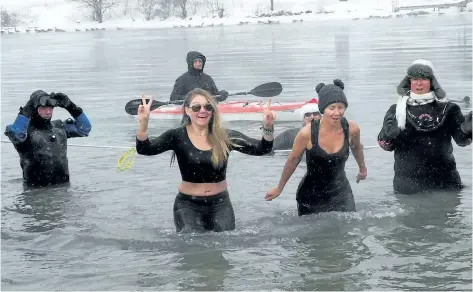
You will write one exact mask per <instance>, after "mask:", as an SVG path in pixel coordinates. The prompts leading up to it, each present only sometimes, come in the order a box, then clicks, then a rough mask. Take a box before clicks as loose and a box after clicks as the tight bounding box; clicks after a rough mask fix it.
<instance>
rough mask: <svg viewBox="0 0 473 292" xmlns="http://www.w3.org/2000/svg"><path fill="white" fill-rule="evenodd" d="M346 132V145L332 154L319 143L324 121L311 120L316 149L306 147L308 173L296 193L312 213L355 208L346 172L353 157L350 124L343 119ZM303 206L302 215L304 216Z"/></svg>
mask: <svg viewBox="0 0 473 292" xmlns="http://www.w3.org/2000/svg"><path fill="white" fill-rule="evenodd" d="M341 123H342V129H343V133H344V135H345V138H344V140H343V146H342V148H341V149H340V150H339V151H338V152H335V153H332V154H328V153H327V152H325V150H323V149H322V148H321V147H320V146H319V126H320V120H313V121H312V122H311V141H312V148H311V149H306V151H305V152H306V162H307V173H306V174H305V176H304V177H303V178H302V181H301V182H300V184H299V188H298V190H297V194H296V200H297V202H298V203H299V204H300V205H301V206H302V207H305V208H309V207H310V208H311V209H312V213H317V212H329V211H355V204H354V200H353V195H352V191H351V187H350V183H349V181H348V178H347V176H346V173H345V162H346V161H347V160H348V157H349V156H350V145H349V144H350V142H349V137H350V132H349V124H348V121H347V120H346V119H345V118H342V120H341ZM301 206H299V214H300V215H301Z"/></svg>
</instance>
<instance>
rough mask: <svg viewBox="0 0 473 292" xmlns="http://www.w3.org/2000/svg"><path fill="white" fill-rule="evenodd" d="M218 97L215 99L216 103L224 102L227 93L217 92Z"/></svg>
mask: <svg viewBox="0 0 473 292" xmlns="http://www.w3.org/2000/svg"><path fill="white" fill-rule="evenodd" d="M218 95H220V96H219V97H217V101H218V102H220V101H224V100H226V99H227V98H228V91H226V90H220V91H219V92H218Z"/></svg>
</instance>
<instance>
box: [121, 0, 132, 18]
mask: <svg viewBox="0 0 473 292" xmlns="http://www.w3.org/2000/svg"><path fill="white" fill-rule="evenodd" d="M130 11H131V7H130V1H129V0H124V1H123V10H122V13H123V15H127V14H128V13H130Z"/></svg>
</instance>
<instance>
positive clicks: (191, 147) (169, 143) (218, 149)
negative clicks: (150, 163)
mask: <svg viewBox="0 0 473 292" xmlns="http://www.w3.org/2000/svg"><path fill="white" fill-rule="evenodd" d="M152 102H153V100H152V99H150V101H149V102H148V103H147V104H146V101H145V100H143V104H144V105H140V106H139V108H138V133H137V135H136V150H137V152H138V153H139V154H141V155H157V154H160V153H163V152H165V151H169V150H171V151H173V152H174V154H173V158H174V157H177V162H178V164H179V170H180V172H181V176H182V183H181V184H180V185H179V188H178V191H179V192H178V194H177V197H176V200H175V202H174V223H175V225H176V231H177V232H180V231H182V230H183V229H186V230H189V231H205V230H212V231H216V232H219V231H226V230H233V229H235V215H234V212H233V207H232V204H231V201H230V197H229V195H228V192H227V182H226V170H227V160H228V155H229V153H230V151H232V150H236V151H239V152H241V153H245V154H248V155H254V156H262V155H265V154H268V153H270V152H271V150H272V147H273V132H274V119H275V114H274V113H273V112H271V111H270V110H269V102H270V101H268V108H265V109H264V118H263V137H262V138H261V139H259V140H257V139H252V138H249V137H247V136H245V135H243V134H242V133H240V132H238V131H235V130H228V129H225V128H223V127H222V125H221V117H220V113H219V111H218V107H217V104H216V102H215V100H214V99H213V97H212V96H211V95H210V94H209V93H208V92H207V91H205V90H202V89H194V90H192V91H190V92H189V93H188V94H187V96H186V99H185V101H184V105H183V110H184V116H183V119H182V126H181V127H178V128H175V129H170V130H168V131H166V132H164V133H163V134H161V135H160V136H159V137H153V138H149V137H148V120H149V116H150V106H151V104H152Z"/></svg>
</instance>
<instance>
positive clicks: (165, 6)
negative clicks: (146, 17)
mask: <svg viewBox="0 0 473 292" xmlns="http://www.w3.org/2000/svg"><path fill="white" fill-rule="evenodd" d="M172 7H173V0H161V1H160V8H159V10H158V11H157V12H156V13H157V16H159V18H161V19H167V18H169V16H171V12H172Z"/></svg>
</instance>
